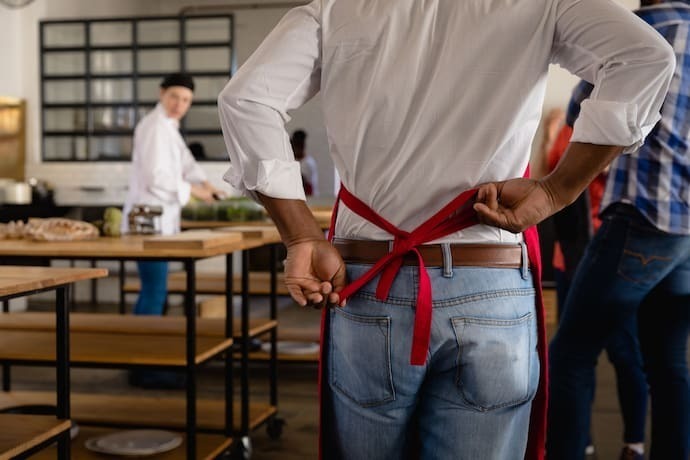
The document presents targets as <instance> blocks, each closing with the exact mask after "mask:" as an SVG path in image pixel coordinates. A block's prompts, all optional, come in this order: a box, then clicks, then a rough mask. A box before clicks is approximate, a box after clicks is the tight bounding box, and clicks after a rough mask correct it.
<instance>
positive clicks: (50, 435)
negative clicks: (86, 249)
mask: <svg viewBox="0 0 690 460" xmlns="http://www.w3.org/2000/svg"><path fill="white" fill-rule="evenodd" d="M107 275H108V271H107V270H106V269H103V268H86V269H83V268H54V267H24V266H22V267H15V266H7V265H5V266H0V301H7V300H9V299H12V298H16V297H23V296H27V295H31V294H35V293H39V292H45V291H49V290H55V291H56V306H55V314H56V319H55V321H56V328H55V337H54V338H53V340H52V341H51V342H50V344H49V346H50V347H51V348H52V347H53V346H54V347H55V351H54V353H55V360H54V361H53V362H55V363H56V368H57V410H56V415H57V418H58V419H59V421H60V422H59V423H55V422H56V420H55V419H54V418H52V417H48V419H52V421H49V422H47V421H46V420H47V419H44V418H40V417H36V416H23V417H20V419H18V420H17V419H14V417H17V416H16V415H9V414H7V415H3V416H2V418H0V426H1V428H0V431H2V432H4V433H3V434H5V433H6V430H9V429H10V428H11V429H15V430H18V431H15V433H16V439H15V440H16V441H17V443H16V445H15V444H12V441H10V443H9V444H8V443H4V444H0V445H1V446H2V447H3V448H0V455H3V453H4V454H7V455H8V456H9V455H10V454H9V453H8V452H10V453H11V452H15V451H20V452H25V451H32V450H33V449H35V448H37V447H40V446H43V445H44V444H45V443H46V442H49V441H51V440H54V439H55V438H58V437H59V441H58V445H59V451H58V458H60V459H69V458H70V455H69V452H70V451H69V446H70V443H69V427H70V422H69V418H70V382H69V379H70V377H69V356H70V352H69V345H70V342H69V309H68V307H67V298H68V288H69V285H71V284H72V283H74V282H76V281H82V280H87V279H95V278H102V277H105V276H107ZM32 346H33V344H27V347H26V350H30V349H31V348H32ZM26 350H24V351H26ZM14 351H20V350H14ZM3 378H9V373H8V372H3ZM7 417H13V420H15V421H13V422H9V424H10V425H11V426H7V420H6V418H7ZM3 422H5V423H3ZM22 423H26V424H27V425H26V426H24V427H23V428H22V427H21V426H20V425H21V424H22ZM65 424H66V425H65ZM41 430H43V431H44V432H43V433H39V432H40V431H41ZM5 447H6V448H7V449H6V450H5V449H4V448H5ZM21 449H24V450H21ZM14 455H16V454H11V456H14Z"/></svg>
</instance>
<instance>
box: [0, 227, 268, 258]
mask: <svg viewBox="0 0 690 460" xmlns="http://www.w3.org/2000/svg"><path fill="white" fill-rule="evenodd" d="M226 235H227V233H226V232H211V231H209V232H199V233H197V238H196V240H189V239H187V240H185V243H184V244H178V245H174V244H173V245H161V244H160V243H161V241H162V240H164V237H160V236H156V237H154V239H155V241H156V244H154V245H151V244H150V243H149V244H148V245H147V244H145V241H146V240H147V239H151V238H152V237H151V236H144V235H128V236H123V237H115V238H112V237H99V238H96V239H93V240H86V241H31V240H24V239H22V240H0V256H8V257H10V256H12V257H22V256H23V257H46V258H53V259H59V258H65V259H69V258H94V259H127V260H136V259H155V258H158V259H161V258H168V259H203V258H206V257H214V256H219V255H224V254H228V253H231V252H235V251H240V250H243V249H252V248H256V247H260V246H263V245H264V244H267V243H269V241H264V240H263V239H260V238H242V239H237V238H235V237H227V236H226ZM170 238H171V241H175V238H178V237H175V236H174V235H172V236H171V237H170ZM178 241H179V238H178ZM194 241H196V242H198V244H196V245H195V244H193V243H194Z"/></svg>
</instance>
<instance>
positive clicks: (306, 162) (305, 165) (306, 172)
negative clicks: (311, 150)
mask: <svg viewBox="0 0 690 460" xmlns="http://www.w3.org/2000/svg"><path fill="white" fill-rule="evenodd" d="M299 167H300V173H301V174H302V177H304V178H306V179H307V180H308V181H309V182H310V183H311V194H312V196H319V167H318V166H317V165H316V160H315V159H314V157H313V156H311V155H304V158H302V160H300V162H299Z"/></svg>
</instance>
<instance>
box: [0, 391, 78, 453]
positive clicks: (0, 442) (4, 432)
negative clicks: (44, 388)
mask: <svg viewBox="0 0 690 460" xmlns="http://www.w3.org/2000/svg"><path fill="white" fill-rule="evenodd" d="M48 397H49V398H51V399H52V403H53V404H54V403H55V394H52V393H50V394H48ZM71 426H72V423H71V422H70V421H69V420H58V419H57V418H55V417H54V416H52V415H20V414H0V459H1V460H5V459H12V458H17V457H19V456H21V455H22V454H26V453H28V452H30V451H31V450H33V449H36V448H37V447H39V446H41V445H45V443H47V442H50V441H51V440H57V438H58V437H59V436H60V435H61V434H63V433H65V432H66V431H69V429H70V427H71ZM50 455H51V456H52V458H55V455H56V452H54V451H53V452H50Z"/></svg>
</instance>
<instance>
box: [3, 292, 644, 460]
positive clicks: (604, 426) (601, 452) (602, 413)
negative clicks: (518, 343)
mask: <svg viewBox="0 0 690 460" xmlns="http://www.w3.org/2000/svg"><path fill="white" fill-rule="evenodd" d="M254 314H256V315H257V316H260V315H261V314H262V311H261V309H258V310H255V311H254ZM280 315H281V316H280V319H281V324H282V325H284V326H289V325H290V324H296V325H299V326H300V327H304V326H305V325H313V327H314V328H318V321H319V315H318V313H317V312H314V311H313V310H311V309H304V310H302V309H299V308H297V307H294V306H292V304H291V302H290V301H289V300H287V299H286V300H284V301H283V302H282V303H281V314H280ZM551 332H553V331H551ZM316 377H317V372H316V364H314V365H310V364H307V365H303V364H302V365H295V364H285V365H281V366H280V368H279V411H280V417H282V418H283V419H284V420H285V421H286V422H287V423H286V425H285V428H284V431H283V435H282V437H281V438H280V439H278V440H273V439H270V438H269V436H268V435H267V433H266V430H265V429H264V428H260V429H258V430H256V431H255V432H254V433H253V434H252V442H253V448H254V455H253V457H252V458H253V459H254V460H277V459H280V460H297V459H315V458H317V437H316V434H317V424H318V401H317V387H316ZM12 378H13V389H17V390H19V389H40V390H52V389H53V388H54V387H53V384H52V382H53V381H54V371H53V370H51V369H46V368H42V369H41V368H19V367H16V368H14V370H13V374H12ZM222 378H223V375H222V367H221V366H220V365H219V363H211V364H210V365H208V366H206V367H205V368H204V369H203V370H202V371H201V373H200V382H199V391H200V395H201V396H205V397H210V398H218V399H219V400H222V398H223V384H222ZM72 382H73V383H72V388H73V391H75V392H90V393H106V394H123V393H130V394H133V393H138V394H141V393H146V394H151V395H164V394H165V395H167V394H175V392H162V391H152V390H140V389H134V388H132V387H130V386H128V385H127V382H126V373H125V372H124V371H119V370H93V369H73V371H72ZM251 382H252V383H251V394H252V398H256V399H255V400H257V401H266V400H268V384H267V373H266V371H265V368H264V367H263V366H261V365H256V366H253V368H252V380H251ZM178 394H180V395H181V396H182V393H180V392H178ZM648 428H649V427H648ZM648 431H649V430H648ZM592 433H593V437H594V443H595V445H596V449H597V456H596V458H598V459H601V460H607V459H617V458H618V454H619V451H620V448H621V439H622V423H621V417H620V414H619V409H618V403H617V398H616V388H615V375H614V373H613V370H612V367H611V365H610V364H609V363H608V361H607V360H606V359H603V358H602V359H601V360H600V362H599V366H598V370H597V390H596V401H595V404H594V409H593V428H592ZM104 458H105V457H104ZM77 460H78V459H77Z"/></svg>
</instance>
